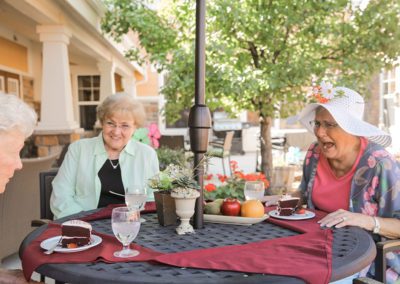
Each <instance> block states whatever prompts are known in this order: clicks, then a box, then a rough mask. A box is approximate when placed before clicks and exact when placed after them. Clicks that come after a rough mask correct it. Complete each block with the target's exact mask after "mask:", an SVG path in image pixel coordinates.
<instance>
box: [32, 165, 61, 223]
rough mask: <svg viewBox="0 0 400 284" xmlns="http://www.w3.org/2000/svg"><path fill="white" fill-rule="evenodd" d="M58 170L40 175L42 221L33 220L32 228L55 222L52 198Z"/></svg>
mask: <svg viewBox="0 0 400 284" xmlns="http://www.w3.org/2000/svg"><path fill="white" fill-rule="evenodd" d="M57 172H58V168H53V169H50V170H48V171H44V172H40V173H39V184H40V219H39V220H32V221H31V226H32V227H40V226H42V225H44V224H46V223H48V222H49V221H51V220H53V217H54V216H53V213H52V212H51V210H50V196H51V192H52V191H53V186H52V184H51V183H52V181H53V179H54V177H55V176H56V175H57Z"/></svg>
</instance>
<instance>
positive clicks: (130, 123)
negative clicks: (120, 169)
mask: <svg viewBox="0 0 400 284" xmlns="http://www.w3.org/2000/svg"><path fill="white" fill-rule="evenodd" d="M102 128H103V139H104V145H105V147H106V150H107V152H108V154H109V157H110V158H112V159H115V158H118V155H119V152H121V151H122V149H123V148H124V147H125V146H126V144H128V142H129V140H130V139H131V137H132V135H133V133H134V132H135V130H136V125H135V120H134V119H133V118H132V115H130V114H127V113H121V112H117V113H114V114H111V115H110V116H108V117H106V118H105V119H104V121H103V125H102Z"/></svg>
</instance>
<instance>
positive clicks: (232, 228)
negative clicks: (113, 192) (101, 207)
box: [19, 210, 376, 284]
mask: <svg viewBox="0 0 400 284" xmlns="http://www.w3.org/2000/svg"><path fill="white" fill-rule="evenodd" d="M93 212H95V210H94V211H89V212H84V213H79V214H76V215H73V216H69V217H66V218H63V219H60V220H58V221H57V222H63V221H65V220H67V219H73V218H74V219H75V218H80V217H83V216H85V215H87V214H90V213H93ZM143 216H144V218H145V219H146V222H144V223H142V224H141V228H140V232H139V235H138V237H137V238H136V239H135V242H136V243H138V244H139V245H142V246H144V247H147V248H150V249H153V250H156V251H160V252H164V253H171V252H179V251H185V250H193V249H201V248H210V247H217V246H227V245H237V244H246V243H250V242H256V241H261V240H266V239H274V238H281V237H287V236H293V235H296V234H298V233H297V232H293V231H291V230H289V229H285V228H282V227H280V226H277V225H274V224H271V223H267V222H262V223H258V224H254V225H251V226H239V225H228V224H213V223H205V226H204V228H203V229H200V230H196V233H195V234H192V235H183V236H179V235H177V234H176V233H175V226H168V227H162V226H160V225H159V224H158V221H157V215H156V214H153V213H151V214H145V215H143ZM90 223H91V224H92V226H93V229H94V230H96V231H99V232H102V233H106V234H111V235H112V234H113V233H112V229H111V221H110V219H103V220H96V221H91V222H90ZM45 229H46V226H42V227H40V228H38V229H36V230H34V231H33V232H32V233H30V234H29V235H28V236H27V237H26V238H25V240H24V241H23V242H22V244H21V247H20V250H19V254H20V256H22V252H23V251H24V248H25V247H26V246H27V245H28V244H29V243H30V242H31V241H32V240H34V239H35V238H36V237H37V236H38V235H40V233H41V232H43V231H44V230H45ZM333 236H334V240H333V248H332V253H333V255H332V276H331V281H335V280H339V279H342V278H345V277H347V276H350V275H353V274H354V273H356V272H358V271H360V270H361V269H363V268H365V267H366V266H367V265H369V264H370V263H371V262H372V261H373V259H374V258H375V255H376V248H375V244H374V242H373V240H372V238H371V236H370V235H369V234H368V233H367V232H366V231H364V230H362V229H359V228H356V227H346V228H342V229H334V230H333ZM36 272H38V273H40V274H42V275H44V276H47V277H50V278H53V279H55V280H56V283H65V282H67V283H86V284H90V283H96V284H103V283H104V284H105V283H107V284H108V283H304V282H303V281H302V280H301V279H298V278H294V277H287V276H278V275H267V274H253V273H242V272H233V271H216V270H206V269H194V268H179V267H173V266H168V265H163V264H159V263H153V262H124V263H111V264H110V263H104V262H96V263H79V264H45V265H42V266H40V267H38V268H37V269H36Z"/></svg>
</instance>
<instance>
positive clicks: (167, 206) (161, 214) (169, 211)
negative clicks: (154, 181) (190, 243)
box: [154, 191, 178, 226]
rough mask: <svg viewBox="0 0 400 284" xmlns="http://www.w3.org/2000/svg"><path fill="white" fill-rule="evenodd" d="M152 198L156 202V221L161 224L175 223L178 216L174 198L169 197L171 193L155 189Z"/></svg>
mask: <svg viewBox="0 0 400 284" xmlns="http://www.w3.org/2000/svg"><path fill="white" fill-rule="evenodd" d="M154 200H155V202H156V210H157V217H158V223H160V225H161V226H170V225H176V222H177V219H178V217H177V216H176V213H175V200H174V198H172V197H171V194H170V193H168V192H161V191H155V192H154Z"/></svg>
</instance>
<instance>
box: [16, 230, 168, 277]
mask: <svg viewBox="0 0 400 284" xmlns="http://www.w3.org/2000/svg"><path fill="white" fill-rule="evenodd" d="M60 233H61V226H60V225H59V224H55V223H51V224H49V225H48V229H46V230H45V231H44V232H43V233H42V234H41V235H40V236H39V237H38V238H36V239H35V240H34V241H32V242H31V243H30V244H29V245H28V246H27V247H26V248H25V250H24V252H23V254H22V259H21V260H22V269H23V271H24V276H25V278H26V279H27V280H28V279H30V278H31V275H32V273H33V271H35V270H36V268H38V267H39V266H40V265H42V264H48V263H83V262H95V261H103V262H107V263H113V262H128V261H148V260H151V259H154V258H155V257H156V256H158V255H161V253H159V252H156V251H153V250H150V249H147V248H144V247H141V246H139V245H137V244H132V245H131V248H133V249H136V250H138V251H140V254H139V255H138V256H136V257H132V258H116V257H114V255H113V253H114V252H115V251H117V250H121V249H122V245H121V243H120V242H119V241H118V240H117V239H116V238H115V237H114V236H111V235H106V234H102V233H99V232H96V231H93V232H92V233H93V234H95V235H97V236H100V237H101V238H102V239H103V240H102V242H101V244H100V245H98V246H95V247H92V248H90V249H88V250H85V251H80V252H75V253H53V254H50V255H46V254H44V253H43V249H41V248H40V243H41V242H42V241H43V240H46V239H48V238H51V237H55V236H59V235H60Z"/></svg>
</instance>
